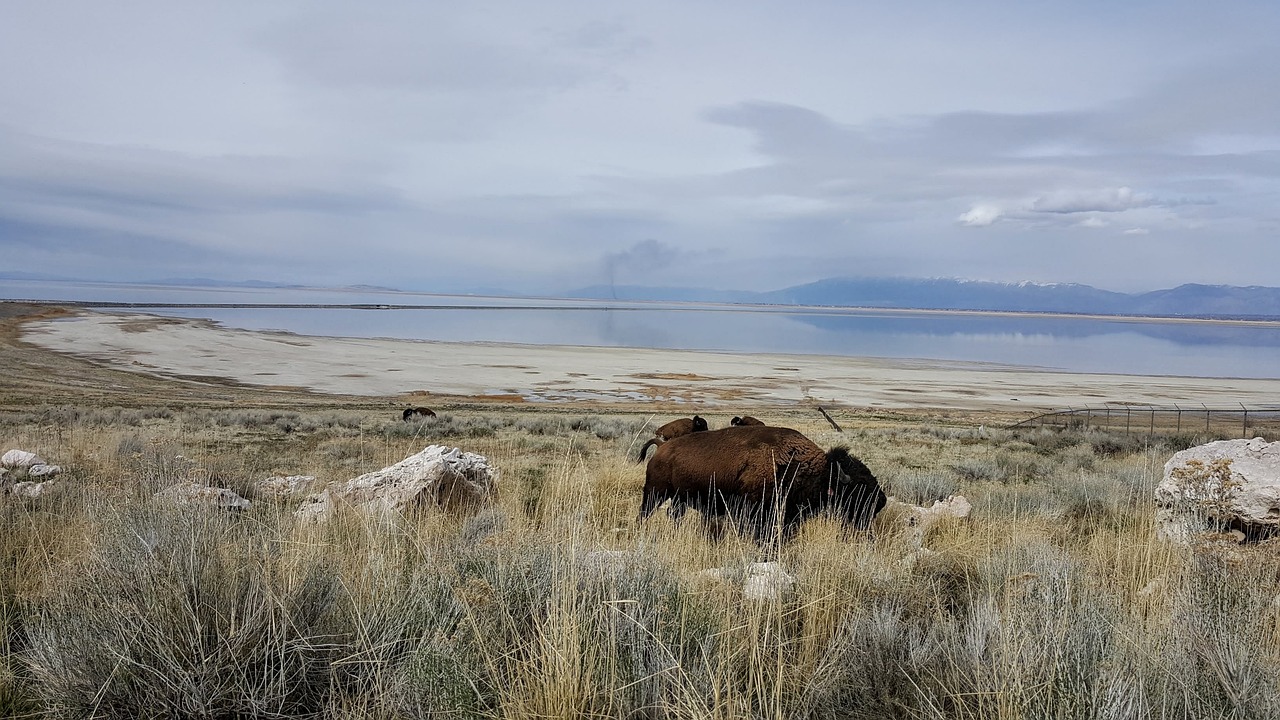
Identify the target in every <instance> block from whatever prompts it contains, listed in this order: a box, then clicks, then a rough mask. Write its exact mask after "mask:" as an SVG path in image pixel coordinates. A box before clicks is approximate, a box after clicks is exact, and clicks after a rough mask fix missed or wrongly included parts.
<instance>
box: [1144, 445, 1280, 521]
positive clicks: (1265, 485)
mask: <svg viewBox="0 0 1280 720" xmlns="http://www.w3.org/2000/svg"><path fill="white" fill-rule="evenodd" d="M1219 461H1229V463H1230V465H1229V480H1228V487H1227V488H1225V489H1224V488H1223V487H1222V483H1221V482H1220V479H1219V478H1218V477H1215V476H1214V473H1212V472H1211V471H1210V470H1211V468H1212V467H1213V465H1214V463H1216V462H1219ZM1196 463H1199V468H1200V471H1199V472H1197V471H1196V468H1197V466H1196ZM1179 471H1181V474H1182V475H1183V477H1181V478H1180V477H1175V474H1176V473H1178V472H1179ZM1188 475H1190V477H1188ZM1155 499H1156V502H1157V503H1158V504H1159V505H1160V506H1161V507H1163V508H1167V509H1170V510H1172V511H1174V512H1175V513H1184V514H1188V515H1192V516H1197V515H1198V516H1199V517H1205V516H1207V515H1215V516H1220V517H1218V518H1217V519H1218V520H1219V521H1221V522H1238V523H1240V524H1242V525H1243V526H1246V527H1253V528H1258V529H1262V530H1275V529H1280V442H1272V443H1269V442H1267V441H1266V440H1263V439H1262V438H1253V439H1252V440H1220V441H1218V442H1211V443H1207V444H1205V445H1199V446H1197V447H1193V448H1188V449H1187V450H1183V451H1181V452H1178V453H1174V455H1173V457H1171V458H1169V461H1168V462H1167V463H1165V465H1164V479H1163V480H1162V481H1161V482H1160V484H1159V485H1157V486H1156V489H1155ZM1167 520H1168V521H1170V522H1173V523H1174V524H1177V523H1181V522H1185V519H1184V520H1174V519H1172V518H1167ZM1171 534H1173V535H1180V534H1182V533H1181V532H1180V531H1177V530H1175V531H1174V532H1173V533H1171Z"/></svg>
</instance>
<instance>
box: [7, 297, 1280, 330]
mask: <svg viewBox="0 0 1280 720" xmlns="http://www.w3.org/2000/svg"><path fill="white" fill-rule="evenodd" d="M477 297H479V296H477ZM484 297H485V298H486V299H491V300H519V299H521V298H501V297H497V296H484ZM0 303H14V304H22V305H39V306H45V307H72V308H81V309H86V310H160V309H164V308H174V309H183V310H199V309H210V310H213V309H234V310H252V309H263V310H309V309H310V310H556V311H564V310H568V311H594V312H601V311H610V312H612V311H624V312H625V311H644V310H658V309H660V310H666V311H675V312H680V311H683V312H764V313H778V314H790V315H830V316H843V315H910V314H914V315H939V316H941V315H947V316H956V315H960V316H976V317H1015V318H1062V319H1080V320H1094V321H1108V322H1132V323H1198V324H1210V325H1238V326H1261V327H1280V318H1276V317H1272V316H1259V317H1219V316H1213V315H1203V316H1189V315H1188V316H1183V315H1111V314H1097V313H1068V312H1049V311H1043V310H971V309H957V308H897V307H894V308H885V307H869V306H868V307H863V306H847V305H774V304H755V303H714V302H694V301H662V300H619V301H613V302H610V301H599V300H576V299H572V298H543V299H538V300H530V301H529V302H526V303H518V304H503V305H484V304H474V305H467V304H458V303H182V302H124V301H88V300H31V299H18V298H14V299H0Z"/></svg>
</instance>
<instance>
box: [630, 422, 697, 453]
mask: <svg viewBox="0 0 1280 720" xmlns="http://www.w3.org/2000/svg"><path fill="white" fill-rule="evenodd" d="M707 427H708V426H707V421H706V420H704V419H702V418H700V417H698V416H697V415H694V416H693V417H691V418H680V419H679V420H672V421H671V422H669V423H667V424H666V425H663V426H662V427H660V428H658V429H657V430H654V431H653V439H652V440H650V441H649V442H647V443H645V444H644V446H642V447H641V448H640V459H639V460H637V461H636V462H644V455H645V453H647V452H649V448H651V447H653V446H654V445H661V444H662V443H664V442H666V441H668V440H673V439H675V438H678V437H683V436H685V435H688V434H689V433H695V432H703V431H705V430H706V429H707Z"/></svg>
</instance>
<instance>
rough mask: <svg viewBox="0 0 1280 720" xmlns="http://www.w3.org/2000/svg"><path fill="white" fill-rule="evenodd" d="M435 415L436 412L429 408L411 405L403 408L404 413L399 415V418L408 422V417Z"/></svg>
mask: <svg viewBox="0 0 1280 720" xmlns="http://www.w3.org/2000/svg"><path fill="white" fill-rule="evenodd" d="M435 416H436V413H435V411H434V410H432V409H431V408H424V407H412V408H405V411H404V414H403V415H402V416H401V418H400V419H401V420H404V421H405V422H408V421H409V419H410V418H413V417H420V418H429V417H435Z"/></svg>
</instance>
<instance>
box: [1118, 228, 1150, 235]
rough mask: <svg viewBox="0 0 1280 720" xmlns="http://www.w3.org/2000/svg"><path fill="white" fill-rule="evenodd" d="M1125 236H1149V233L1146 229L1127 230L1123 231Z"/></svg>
mask: <svg viewBox="0 0 1280 720" xmlns="http://www.w3.org/2000/svg"><path fill="white" fill-rule="evenodd" d="M1124 234H1125V235H1150V234H1151V231H1150V230H1148V229H1146V228H1129V229H1128V230H1125V231H1124Z"/></svg>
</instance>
